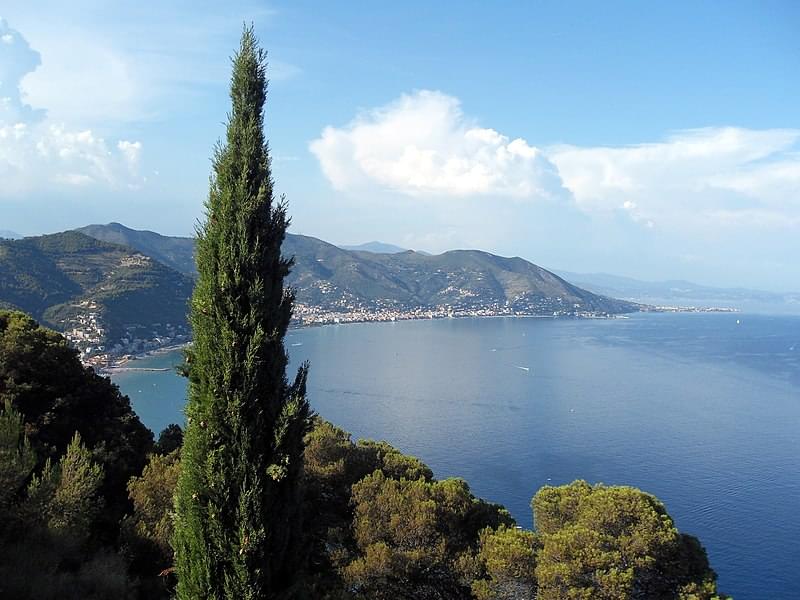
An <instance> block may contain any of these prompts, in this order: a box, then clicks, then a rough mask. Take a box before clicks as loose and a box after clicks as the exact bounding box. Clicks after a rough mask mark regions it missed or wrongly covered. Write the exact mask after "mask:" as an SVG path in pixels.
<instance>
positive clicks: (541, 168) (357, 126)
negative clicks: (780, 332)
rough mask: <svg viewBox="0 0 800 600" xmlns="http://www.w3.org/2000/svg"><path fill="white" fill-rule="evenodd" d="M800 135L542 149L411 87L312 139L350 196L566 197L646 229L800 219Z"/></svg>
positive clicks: (689, 135)
mask: <svg viewBox="0 0 800 600" xmlns="http://www.w3.org/2000/svg"><path fill="white" fill-rule="evenodd" d="M798 141H800V130H796V129H765V130H752V129H745V128H739V127H708V128H703V129H692V130H685V131H678V132H675V133H673V134H671V135H669V136H668V137H667V138H666V139H664V140H661V141H656V142H648V143H641V144H634V145H629V146H620V147H613V146H596V147H581V146H573V145H558V146H550V147H543V148H539V147H536V146H533V145H531V144H530V143H528V142H527V141H526V140H524V139H522V138H513V136H509V135H505V134H503V133H501V132H498V131H495V130H494V129H490V128H485V127H481V126H479V125H478V124H477V121H476V120H474V119H471V118H469V117H468V116H467V115H465V114H464V112H463V110H462V108H461V103H460V101H459V100H458V99H457V98H454V97H452V96H448V95H446V94H443V93H441V92H436V91H428V90H423V91H417V92H414V93H412V94H406V95H403V96H401V97H400V98H398V99H397V100H395V101H393V102H390V103H389V104H387V105H385V106H382V107H378V108H375V109H372V110H368V111H364V112H362V113H360V114H359V115H357V116H356V117H355V118H354V119H353V120H352V121H351V122H350V123H348V124H346V125H344V126H341V127H335V126H328V127H326V128H325V129H324V130H323V131H322V134H321V135H320V137H319V138H318V139H316V140H314V141H312V142H311V144H310V149H311V152H312V153H313V154H314V155H315V156H316V157H317V159H318V160H319V163H320V165H321V167H322V170H323V173H324V174H325V176H326V177H327V179H328V180H329V182H330V183H331V185H332V186H333V187H334V188H335V189H337V190H340V191H351V192H357V191H359V190H370V189H371V190H384V191H388V192H395V193H399V194H402V195H408V196H415V197H424V196H430V197H437V198H459V197H475V196H485V197H491V198H492V200H494V201H501V200H503V199H504V198H508V199H514V200H516V201H531V202H537V201H541V200H547V199H562V200H565V201H566V202H568V203H569V204H571V205H573V206H577V207H578V208H579V209H580V210H581V211H583V212H584V213H587V214H590V215H591V214H597V213H619V214H620V215H624V216H627V218H629V219H630V220H631V221H632V222H633V223H637V224H639V225H641V226H642V227H644V228H650V229H652V228H656V227H667V228H685V227H689V228H694V227H698V228H702V227H708V226H716V227H731V226H732V227H740V226H741V227H781V228H785V227H797V226H800V144H798Z"/></svg>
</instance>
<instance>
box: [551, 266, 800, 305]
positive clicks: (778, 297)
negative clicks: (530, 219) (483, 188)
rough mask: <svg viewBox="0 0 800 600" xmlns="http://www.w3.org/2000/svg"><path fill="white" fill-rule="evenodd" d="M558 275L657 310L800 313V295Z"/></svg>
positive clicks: (600, 275)
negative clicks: (694, 308)
mask: <svg viewBox="0 0 800 600" xmlns="http://www.w3.org/2000/svg"><path fill="white" fill-rule="evenodd" d="M555 272H556V273H557V274H558V275H560V276H561V277H563V278H564V279H567V280H568V281H570V282H572V283H574V284H575V285H577V286H580V287H582V288H584V289H587V290H591V291H592V292H595V293H597V294H605V295H609V296H613V297H615V298H624V299H626V300H629V301H632V302H638V303H643V304H651V305H657V306H666V305H669V306H718V307H730V308H738V309H740V310H742V311H745V312H749V311H752V312H770V313H800V293H778V292H767V291H763V290H752V289H747V288H717V287H711V286H706V285H699V284H696V283H692V282H690V281H683V280H669V281H640V280H638V279H632V278H629V277H620V276H618V275H609V274H607V273H571V272H568V271H555Z"/></svg>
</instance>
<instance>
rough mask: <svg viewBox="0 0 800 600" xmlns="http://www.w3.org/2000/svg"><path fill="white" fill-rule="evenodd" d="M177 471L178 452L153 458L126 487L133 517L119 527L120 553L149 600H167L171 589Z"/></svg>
mask: <svg viewBox="0 0 800 600" xmlns="http://www.w3.org/2000/svg"><path fill="white" fill-rule="evenodd" d="M180 467H181V463H180V451H179V450H174V451H173V452H171V453H170V454H166V455H160V454H152V455H151V456H150V462H148V464H147V466H146V467H145V468H144V471H143V472H142V475H141V477H134V478H132V479H131V480H130V482H129V483H128V493H129V495H130V499H131V502H132V504H133V513H132V514H131V515H129V516H127V517H126V518H125V520H124V521H123V523H122V532H121V542H122V544H121V546H122V552H123V554H124V555H125V556H126V557H127V558H128V562H129V564H130V571H131V574H132V575H134V576H136V578H137V579H138V580H139V581H140V582H141V584H140V585H141V587H142V588H143V592H145V593H143V597H146V598H148V599H154V598H167V597H168V596H169V595H170V591H171V590H170V588H171V586H172V585H174V578H173V577H172V576H170V575H171V567H172V564H173V553H172V545H171V541H172V535H173V529H174V528H173V523H174V519H175V511H174V504H175V503H174V495H175V487H176V486H177V483H178V474H179V473H180Z"/></svg>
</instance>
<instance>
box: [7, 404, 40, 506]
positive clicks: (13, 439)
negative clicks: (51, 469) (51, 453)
mask: <svg viewBox="0 0 800 600" xmlns="http://www.w3.org/2000/svg"><path fill="white" fill-rule="evenodd" d="M35 466H36V453H35V452H34V451H33V449H32V448H31V445H30V442H29V441H28V436H26V435H25V431H24V424H23V422H22V415H21V414H19V412H17V411H16V410H14V407H13V406H12V405H11V402H10V401H9V400H6V401H5V406H4V408H3V409H2V412H0V511H7V510H8V508H9V506H11V505H12V504H13V503H14V502H15V501H16V500H17V496H18V495H19V493H20V491H21V490H22V489H23V487H24V486H25V482H26V481H27V480H28V477H30V475H31V473H32V472H33V468H34V467H35Z"/></svg>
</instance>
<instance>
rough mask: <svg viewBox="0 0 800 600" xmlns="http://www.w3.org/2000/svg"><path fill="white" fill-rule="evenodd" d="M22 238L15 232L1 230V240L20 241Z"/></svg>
mask: <svg viewBox="0 0 800 600" xmlns="http://www.w3.org/2000/svg"><path fill="white" fill-rule="evenodd" d="M21 237H22V236H21V235H20V234H18V233H17V232H15V231H9V230H8V229H0V238H2V239H6V240H18V239H19V238H21Z"/></svg>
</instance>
